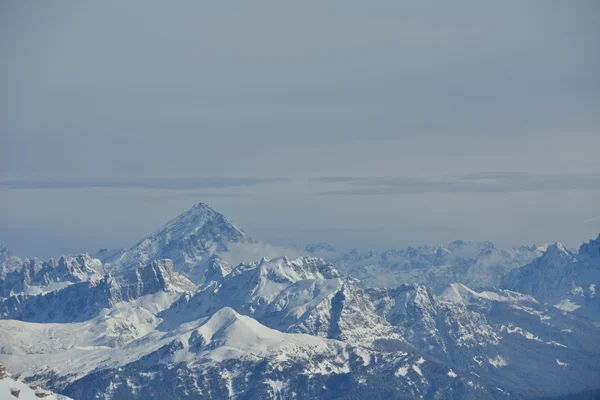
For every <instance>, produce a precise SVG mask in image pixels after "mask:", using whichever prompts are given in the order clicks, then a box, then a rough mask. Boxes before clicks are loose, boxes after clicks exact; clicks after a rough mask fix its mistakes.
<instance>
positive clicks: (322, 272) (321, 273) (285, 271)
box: [232, 256, 339, 283]
mask: <svg viewBox="0 0 600 400" xmlns="http://www.w3.org/2000/svg"><path fill="white" fill-rule="evenodd" d="M255 267H256V269H257V270H258V272H259V274H260V276H264V277H266V278H268V279H271V280H274V281H287V282H290V283H293V282H297V281H300V280H305V279H330V278H336V277H338V276H339V273H338V271H337V270H336V269H335V268H334V267H333V265H332V264H329V263H327V262H325V261H324V260H323V259H322V258H318V257H311V256H304V257H299V258H296V259H294V260H290V259H289V258H288V257H287V256H283V257H276V258H273V259H268V258H265V257H263V259H262V260H261V261H260V262H259V263H258V264H255ZM253 268H254V266H253V264H249V265H245V264H241V265H238V266H237V267H236V268H235V269H234V270H233V271H232V274H233V276H235V275H239V274H240V273H242V272H245V271H248V270H249V269H253Z"/></svg>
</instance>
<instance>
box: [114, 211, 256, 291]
mask: <svg viewBox="0 0 600 400" xmlns="http://www.w3.org/2000/svg"><path fill="white" fill-rule="evenodd" d="M251 241H252V240H251V239H250V238H249V237H248V236H247V235H246V234H245V233H244V232H243V231H241V230H240V229H238V228H236V227H235V226H234V225H233V223H232V222H231V221H229V220H228V219H227V218H225V216H223V214H220V213H218V212H217V211H215V210H214V209H213V208H211V207H210V206H208V205H207V204H204V203H197V204H195V205H194V206H193V207H192V208H190V209H189V210H187V211H185V212H183V213H182V214H180V215H178V216H177V217H175V218H174V219H172V220H171V221H169V222H168V223H167V224H166V225H164V226H163V227H162V228H160V229H159V230H158V231H156V232H155V233H153V234H151V235H149V236H147V237H145V238H144V239H142V240H141V241H139V242H138V243H137V244H135V245H134V246H132V247H131V248H129V249H127V250H123V251H121V252H118V253H117V254H114V255H112V256H111V257H110V258H109V259H105V261H106V262H107V263H108V264H110V265H111V266H112V267H113V268H115V267H119V268H127V267H134V268H135V267H138V266H139V265H145V264H147V263H149V262H150V261H152V260H156V259H165V258H168V259H171V260H173V264H174V266H175V271H176V272H180V273H182V274H184V275H186V276H187V277H188V278H190V279H191V280H192V281H194V282H196V283H200V282H202V281H204V279H205V276H204V275H205V272H206V269H207V262H208V260H209V258H210V257H211V256H212V255H213V254H215V253H216V252H224V251H227V250H228V246H229V245H230V244H231V243H240V242H251Z"/></svg>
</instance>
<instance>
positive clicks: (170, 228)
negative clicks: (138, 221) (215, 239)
mask: <svg viewBox="0 0 600 400" xmlns="http://www.w3.org/2000/svg"><path fill="white" fill-rule="evenodd" d="M206 224H211V225H212V226H214V227H215V228H217V231H218V233H221V234H229V235H239V236H244V233H243V232H242V231H241V230H239V229H237V228H236V227H235V226H233V224H232V222H231V221H229V220H228V219H227V218H225V216H223V214H220V213H218V212H217V211H215V210H214V209H213V208H212V207H210V206H209V205H207V204H204V203H197V204H194V205H193V206H192V208H190V209H189V210H187V211H185V212H183V213H181V214H179V215H178V216H177V217H175V218H174V219H172V220H171V221H169V222H168V223H167V224H166V225H165V226H163V227H162V228H161V229H159V230H158V231H157V232H156V233H154V234H153V235H152V236H154V237H162V238H163V240H166V241H171V240H176V239H178V238H185V237H189V236H191V235H193V234H195V233H197V232H199V231H201V230H202V228H203V227H204V226H205V225H206ZM214 233H217V232H214Z"/></svg>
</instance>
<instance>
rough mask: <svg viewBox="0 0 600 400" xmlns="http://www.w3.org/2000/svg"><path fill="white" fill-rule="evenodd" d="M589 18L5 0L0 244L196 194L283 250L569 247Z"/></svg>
mask: <svg viewBox="0 0 600 400" xmlns="http://www.w3.org/2000/svg"><path fill="white" fill-rule="evenodd" d="M324 3H326V4H324ZM599 27H600V3H598V2H597V1H594V0H590V1H584V0H582V1H572V2H564V1H528V2H522V1H503V2H478V1H459V2H435V3H434V2H421V1H419V2H414V3H413V2H399V1H373V2H368V3H365V2H363V1H329V2H313V1H305V2H302V3H301V4H293V5H291V4H283V3H282V2H275V1H273V2H270V1H269V2H262V1H258V2H243V3H242V2H239V3H238V4H223V3H222V2H219V3H218V4H216V3H214V2H204V1H189V2H186V1H181V2H176V3H166V2H162V1H156V2H154V1H127V2H122V1H102V2H88V1H81V0H78V1H69V2H67V1H55V2H51V3H40V2H34V1H13V2H3V3H2V5H0V54H1V55H2V56H1V61H0V88H1V89H0V243H5V244H7V245H8V246H9V247H11V248H13V249H14V250H15V252H16V253H18V254H21V255H39V256H42V257H47V256H50V255H57V254H60V253H63V252H78V251H94V250H95V249H97V248H99V247H105V246H108V247H111V246H124V245H130V244H132V243H133V242H135V241H136V240H137V239H139V238H141V237H142V236H143V235H145V234H147V233H149V232H150V231H153V230H155V229H156V228H158V227H159V226H160V225H161V224H162V223H164V222H165V221H166V220H168V219H170V218H171V217H173V216H174V215H176V214H177V213H179V212H181V211H183V210H185V209H187V208H188V207H190V206H191V205H192V204H193V203H194V202H197V201H204V202H207V203H209V204H211V205H213V206H214V207H215V208H216V209H218V210H219V211H221V212H223V213H224V214H226V215H227V216H228V217H229V218H231V219H232V220H234V222H236V223H237V224H238V225H239V226H240V227H242V228H244V229H245V230H246V231H247V232H249V233H250V234H251V235H252V236H254V237H257V238H260V239H264V240H268V241H272V242H275V243H277V244H283V245H294V244H298V245H303V244H305V243H307V242H314V241H321V240H325V241H329V242H331V243H333V244H335V245H337V246H340V247H351V246H359V247H375V248H383V247H394V246H406V245H409V244H422V243H432V244H441V243H446V242H449V241H451V240H454V239H458V238H463V239H481V240H483V239H489V240H492V241H494V242H496V243H497V244H498V245H501V246H510V245H515V244H520V243H534V242H536V243H540V242H546V241H552V240H560V241H562V242H564V243H566V244H568V245H570V246H576V245H578V244H579V243H580V242H581V241H583V240H587V239H589V238H592V237H595V236H596V235H597V234H598V232H599V231H600V207H598V205H599V204H600V157H598V149H599V148H600V115H599V110H600V79H599V78H600V76H599V74H598V71H600V55H599V54H598V50H597V48H598V43H600V33H599V29H600V28H599Z"/></svg>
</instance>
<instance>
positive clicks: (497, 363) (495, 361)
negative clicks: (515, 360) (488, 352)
mask: <svg viewBox="0 0 600 400" xmlns="http://www.w3.org/2000/svg"><path fill="white" fill-rule="evenodd" d="M488 362H489V363H490V364H492V365H493V366H494V367H496V368H502V367H506V366H507V365H508V363H507V362H506V360H505V359H504V357H502V356H501V355H497V356H496V358H488Z"/></svg>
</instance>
